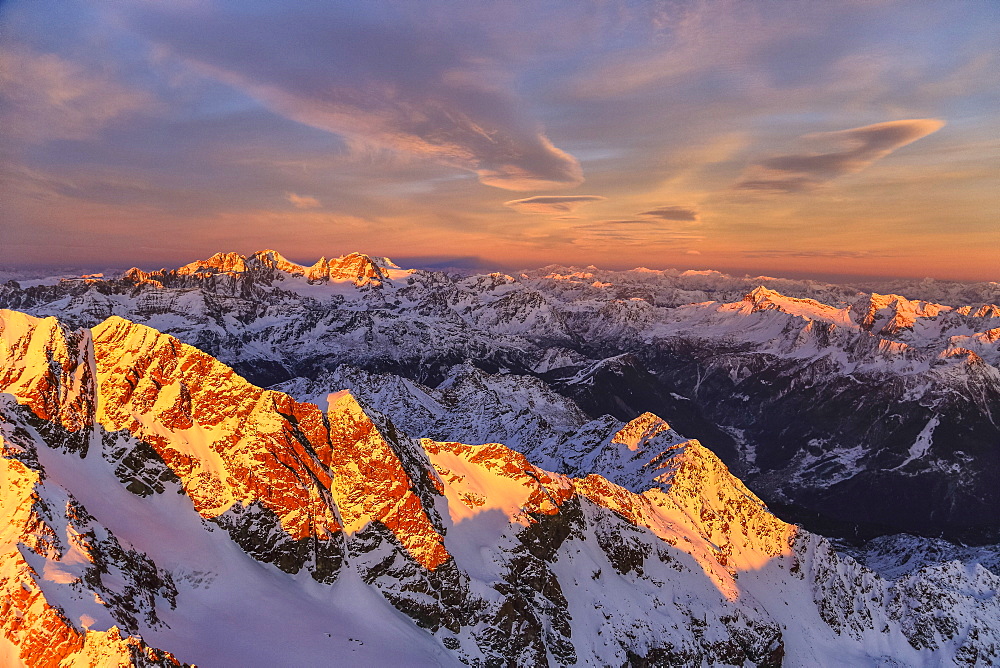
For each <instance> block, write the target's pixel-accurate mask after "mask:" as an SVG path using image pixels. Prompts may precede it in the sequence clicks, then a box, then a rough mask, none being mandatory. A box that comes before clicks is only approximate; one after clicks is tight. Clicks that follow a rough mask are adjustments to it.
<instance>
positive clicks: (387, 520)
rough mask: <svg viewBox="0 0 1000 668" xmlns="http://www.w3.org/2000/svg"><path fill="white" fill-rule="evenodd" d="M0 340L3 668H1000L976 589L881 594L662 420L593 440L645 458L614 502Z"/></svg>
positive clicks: (101, 357)
mask: <svg viewBox="0 0 1000 668" xmlns="http://www.w3.org/2000/svg"><path fill="white" fill-rule="evenodd" d="M0 325H2V330H0V368H2V369H3V376H2V379H3V383H2V385H0V393H2V394H0V399H2V401H0V429H2V432H0V433H2V437H3V441H2V447H3V449H2V455H3V465H4V469H3V470H4V478H5V481H9V482H10V483H11V484H8V485H5V486H4V490H5V492H4V496H3V498H2V500H0V510H2V512H3V515H2V517H3V530H2V531H3V534H2V535H3V543H2V544H3V545H4V546H6V547H4V549H5V550H6V551H8V552H7V555H8V556H7V558H5V560H4V568H5V569H6V570H5V571H4V572H5V576H4V579H3V580H2V584H0V586H3V587H5V588H9V590H10V591H11V592H12V594H11V596H10V597H7V598H6V600H7V601H8V605H9V606H10V608H9V610H8V611H7V612H8V614H5V615H4V616H3V617H2V619H3V620H4V621H3V624H2V636H3V638H4V640H3V643H2V644H0V651H2V652H4V653H5V654H2V656H4V657H5V659H8V663H10V664H11V665H18V664H19V663H23V664H26V665H47V663H53V662H66V663H73V662H76V663H82V664H85V663H86V661H88V660H91V658H92V657H94V656H101V657H110V656H113V657H114V658H113V659H109V660H108V662H112V661H113V662H118V663H120V664H121V665H176V664H177V663H179V662H180V661H188V662H192V663H199V664H202V665H217V664H220V663H227V662H228V663H234V662H235V663H239V664H240V665H273V664H274V663H275V662H276V661H277V662H282V663H285V664H287V663H289V662H290V661H291V662H293V663H294V662H297V661H300V662H302V663H304V664H308V663H309V662H310V661H311V660H314V659H318V657H328V656H330V653H331V652H338V653H341V654H340V655H341V656H343V657H345V660H347V657H353V659H354V660H356V662H357V663H371V662H378V663H385V662H387V661H395V662H398V661H399V660H401V657H406V659H407V661H408V663H410V664H411V665H435V664H437V665H448V664H451V663H458V662H463V663H468V664H472V665H510V664H511V663H513V664H515V665H569V664H574V663H578V664H602V665H644V664H654V665H663V664H691V665H698V664H702V663H710V664H713V665H746V664H748V663H750V664H755V665H778V664H780V663H781V662H782V661H786V662H788V663H790V664H792V665H806V664H810V663H816V662H819V663H824V662H825V663H829V662H830V661H831V660H833V657H836V660H839V661H846V662H847V663H850V664H853V665H859V664H861V663H875V662H879V661H883V662H884V661H888V660H890V659H891V660H893V661H896V662H899V663H904V664H910V665H915V664H919V663H922V662H930V663H935V662H943V661H952V660H961V661H964V662H968V663H973V664H974V663H976V662H979V663H990V662H992V661H993V660H995V659H996V656H997V649H996V648H997V647H998V646H1000V645H998V639H997V638H996V637H995V636H996V633H997V632H996V629H998V628H1000V623H998V622H1000V606H998V603H997V601H996V590H997V582H996V576H995V575H993V574H992V573H991V572H989V571H988V570H986V569H979V570H974V571H972V572H969V571H967V570H963V569H962V568H959V567H957V566H949V567H939V566H935V567H933V568H930V569H925V570H923V571H918V572H915V573H912V574H909V575H908V576H907V577H905V578H903V579H900V580H898V581H890V580H886V579H884V578H882V577H880V576H878V575H877V574H876V573H874V572H872V571H870V570H868V569H866V568H864V567H863V566H861V565H860V564H858V563H857V562H855V561H854V560H853V559H850V558H848V557H844V556H841V555H839V554H837V553H836V552H835V551H834V550H833V549H832V547H831V546H830V544H829V543H828V542H827V541H826V540H825V539H823V538H820V537H818V536H815V535H813V534H809V533H808V532H804V531H802V530H799V529H797V528H796V527H794V526H791V525H788V524H786V523H784V522H782V521H781V520H779V519H778V518H776V517H775V516H774V515H773V514H771V513H770V512H769V511H768V510H767V508H766V506H765V505H764V504H763V503H762V502H761V501H760V500H759V499H757V498H756V497H755V496H754V495H753V494H752V493H751V492H750V491H749V490H748V489H747V488H746V487H745V486H744V485H743V484H742V483H740V481H739V480H737V479H736V478H735V477H733V476H732V475H731V474H730V473H729V472H728V470H727V469H726V467H725V465H724V464H723V463H722V462H721V461H720V460H719V459H718V457H716V456H715V455H714V454H713V453H712V452H711V451H709V450H708V449H706V448H705V447H703V446H702V445H701V444H700V443H698V442H697V441H695V440H688V439H684V438H683V437H680V436H679V435H677V434H676V432H673V431H672V430H671V429H670V428H669V427H668V426H667V425H666V423H664V422H663V421H662V420H660V419H659V418H657V417H656V416H655V415H651V414H650V415H641V416H639V417H638V418H636V419H635V420H632V421H630V422H629V423H627V424H623V425H620V426H619V425H612V422H608V425H612V426H613V427H617V429H615V430H613V431H612V432H611V433H608V434H605V437H606V439H607V441H606V443H605V442H604V440H603V439H602V441H601V442H602V443H603V444H604V445H605V446H608V447H612V446H613V447H614V448H618V450H617V451H618V453H619V455H622V456H626V457H627V456H628V455H629V453H641V455H642V457H641V459H643V460H644V461H645V462H647V463H648V462H655V466H654V467H645V468H646V469H652V471H649V473H648V474H649V475H651V476H652V478H651V480H650V482H651V483H652V484H651V485H649V486H648V487H647V488H646V489H641V488H642V487H644V486H646V485H645V483H643V482H641V480H638V479H637V480H634V481H633V482H632V483H631V486H632V487H633V488H634V489H633V490H630V489H627V488H625V487H622V486H620V485H617V484H615V483H614V482H612V481H609V480H608V479H607V478H605V477H602V476H600V475H596V474H594V473H591V474H589V475H577V476H570V475H563V474H559V473H555V472H551V471H549V470H546V469H545V468H544V467H540V466H538V465H537V464H535V463H534V462H532V461H531V459H530V458H529V457H527V456H525V454H522V453H518V452H516V451H514V450H512V449H510V448H508V447H506V446H504V445H500V444H496V443H487V444H463V443H460V442H455V441H446V440H441V441H438V440H430V439H426V438H425V439H421V440H414V439H411V438H409V437H408V436H406V435H405V434H404V433H403V432H401V431H400V430H398V429H397V427H396V426H395V425H394V424H393V422H392V421H391V420H390V419H389V418H387V417H385V416H384V415H381V414H380V413H378V412H376V411H374V410H372V409H371V408H369V407H367V406H365V405H364V403H363V402H362V401H359V400H358V398H356V397H355V396H353V395H352V394H349V393H346V392H343V391H338V392H333V393H331V394H329V395H328V396H327V397H326V401H325V406H324V408H322V409H321V408H320V407H318V406H316V405H313V404H309V403H302V402H297V401H295V400H294V399H292V398H290V397H289V396H287V395H285V394H283V393H280V392H275V391H269V390H263V389H260V388H257V387H255V386H253V385H251V384H250V383H248V382H247V381H246V380H244V379H243V378H241V377H240V376H238V375H237V374H235V373H233V371H232V370H231V369H229V368H227V367H226V366H225V365H223V364H222V363H220V362H219V361H218V360H215V359H213V358H212V357H210V356H209V355H207V354H206V353H204V352H202V351H200V350H197V349H195V348H193V347H191V346H188V345H186V344H183V343H181V342H180V341H178V340H177V339H175V338H173V337H171V336H169V335H166V334H163V333H160V332H157V331H155V330H152V329H150V328H148V327H145V326H142V325H138V324H134V323H131V322H127V321H125V320H123V319H121V318H111V319H109V320H107V321H106V322H103V323H101V324H99V325H98V326H96V327H94V328H93V329H92V330H71V329H68V328H66V327H65V326H63V325H61V324H60V323H58V322H57V321H55V320H54V319H51V318H49V319H43V320H39V319H36V318H33V317H30V316H26V315H23V314H17V313H11V312H7V311H3V312H0ZM480 380H482V379H480ZM541 396H544V394H542V395H541ZM553 404H554V405H557V404H558V402H553ZM556 413H558V411H556ZM562 415H563V417H572V415H573V414H572V411H565V412H563V413H562ZM578 418H579V416H576V418H574V419H578ZM572 424H573V420H572V419H567V420H565V421H564V423H563V424H562V425H561V426H562V427H569V426H572ZM599 431H600V430H595V433H598V432H599ZM599 449H600V450H601V451H605V452H610V451H608V450H607V449H606V448H605V447H601V448H599ZM582 452H583V453H584V456H582V457H581V458H580V459H579V460H578V462H577V460H573V459H572V458H571V460H572V461H574V462H577V463H574V464H572V465H573V466H579V467H581V468H585V467H586V466H591V465H593V466H601V465H600V464H597V463H591V464H585V463H584V462H586V461H587V453H589V452H592V451H591V450H587V449H586V448H584V449H583V450H582ZM608 456H609V457H610V454H609V455H608ZM626 468H628V467H626ZM628 470H631V469H628ZM581 473H582V471H581ZM654 474H655V475H654ZM16 592H23V593H16ZM265 600H266V601H268V603H267V604H266V605H263V604H262V603H263V601H265ZM237 610H239V611H242V612H241V613H238V612H236V611H237ZM247 611H252V614H247ZM323 629H326V630H325V631H324V630H323ZM237 630H238V631H239V632H237ZM42 634H45V637H48V636H52V637H60V638H64V640H62V641H60V642H59V643H52V644H51V645H50V646H49V649H48V650H47V651H49V653H50V654H47V655H45V656H42V654H39V653H37V652H38V649H37V642H38V641H37V639H38V638H41V637H43V636H42ZM247 634H251V635H247ZM279 636H280V638H281V642H276V641H275V642H269V641H268V638H274V639H275V640H276V638H277V637H279ZM249 638H253V641H252V642H251V641H249ZM33 639H34V640H33ZM147 643H149V644H147ZM153 647H162V648H164V650H160V649H153ZM287 647H295V648H296V650H295V651H296V655H295V656H294V657H291V658H290V657H289V655H287V654H281V652H283V651H285V650H283V649H282V648H287ZM165 650H169V652H172V653H173V654H169V653H168V652H167V651H165ZM88 653H89V654H88ZM175 656H176V658H175ZM310 657H312V659H311V658H310ZM102 660H104V659H103V658H102Z"/></svg>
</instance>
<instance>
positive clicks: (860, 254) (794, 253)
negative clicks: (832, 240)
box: [741, 249, 898, 260]
mask: <svg viewBox="0 0 1000 668" xmlns="http://www.w3.org/2000/svg"><path fill="white" fill-rule="evenodd" d="M741 255H743V257H760V258H783V257H803V258H824V259H845V260H854V259H864V258H881V257H898V256H897V255H894V254H892V253H883V252H879V251H867V250H864V251H851V250H784V249H781V250H754V251H744V252H743V253H741Z"/></svg>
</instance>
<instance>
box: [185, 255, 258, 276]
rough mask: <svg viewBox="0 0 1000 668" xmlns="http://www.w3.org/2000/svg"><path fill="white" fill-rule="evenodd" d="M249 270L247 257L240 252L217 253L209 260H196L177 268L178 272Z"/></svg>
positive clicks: (201, 272)
mask: <svg viewBox="0 0 1000 668" xmlns="http://www.w3.org/2000/svg"><path fill="white" fill-rule="evenodd" d="M246 270H247V258H246V256H244V255H240V254H239V253H216V254H215V255H213V256H212V257H210V258H208V259H207V260H196V261H194V262H190V263H188V264H186V265H184V266H183V267H180V268H178V269H177V273H178V274H181V275H186V274H213V273H219V272H238V273H242V272H244V271H246Z"/></svg>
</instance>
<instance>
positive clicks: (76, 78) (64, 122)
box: [0, 45, 155, 143]
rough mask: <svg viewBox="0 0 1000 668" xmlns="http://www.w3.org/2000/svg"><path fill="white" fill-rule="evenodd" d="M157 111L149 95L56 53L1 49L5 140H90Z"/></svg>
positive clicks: (0, 87) (0, 90) (1, 121)
mask: <svg viewBox="0 0 1000 668" xmlns="http://www.w3.org/2000/svg"><path fill="white" fill-rule="evenodd" d="M153 106H155V102H154V100H153V97H152V96H151V95H149V94H148V93H146V92H144V91H136V90H131V89H129V88H127V87H125V86H123V85H122V84H121V83H119V82H117V81H114V80H112V79H111V78H110V77H108V76H107V75H104V74H101V73H93V72H89V71H87V70H86V69H85V68H84V67H82V66H80V65H78V64H76V63H73V62H70V61H68V60H65V59H63V58H61V57H60V56H58V55H56V54H52V53H38V52H36V51H33V50H31V49H28V48H27V47H24V46H14V45H8V46H5V47H3V48H0V126H2V127H3V135H4V137H5V138H6V139H8V140H10V139H18V140H21V141H26V142H31V143H36V142H39V143H40V142H44V141H47V140H52V139H77V140H78V139H88V138H90V137H91V136H93V135H94V134H95V133H96V132H97V131H99V130H100V129H101V128H103V127H105V126H106V125H108V124H109V123H110V122H111V121H113V120H115V119H117V118H119V117H121V116H124V115H126V114H131V113H135V112H138V111H141V110H145V109H149V108H152V107H153Z"/></svg>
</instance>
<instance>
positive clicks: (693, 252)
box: [684, 249, 701, 255]
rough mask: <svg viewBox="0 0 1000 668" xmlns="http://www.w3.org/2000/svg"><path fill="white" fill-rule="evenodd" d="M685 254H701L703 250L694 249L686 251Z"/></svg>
mask: <svg viewBox="0 0 1000 668" xmlns="http://www.w3.org/2000/svg"><path fill="white" fill-rule="evenodd" d="M684 254H685V255H701V251H696V250H694V249H691V250H686V251H684Z"/></svg>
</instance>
